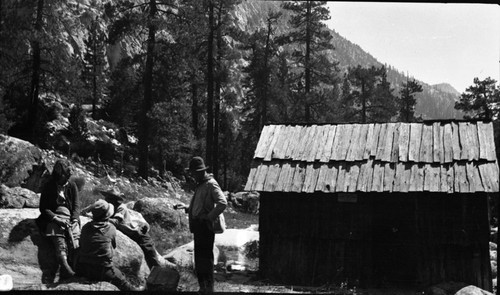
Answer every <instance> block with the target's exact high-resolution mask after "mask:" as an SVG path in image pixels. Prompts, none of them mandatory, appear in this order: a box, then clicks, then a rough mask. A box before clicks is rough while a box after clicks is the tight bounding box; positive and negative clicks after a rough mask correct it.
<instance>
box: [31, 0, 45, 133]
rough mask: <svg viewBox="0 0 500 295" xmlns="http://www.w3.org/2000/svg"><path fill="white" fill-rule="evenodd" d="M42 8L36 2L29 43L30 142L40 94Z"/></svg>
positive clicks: (39, 3)
mask: <svg viewBox="0 0 500 295" xmlns="http://www.w3.org/2000/svg"><path fill="white" fill-rule="evenodd" d="M43 6H44V0H38V3H37V10H36V21H35V32H36V33H35V35H36V36H35V38H34V40H32V41H31V47H32V50H33V63H32V66H31V71H32V73H31V87H30V110H29V119H28V120H29V121H28V126H29V132H30V134H29V137H30V139H31V140H32V141H36V140H35V134H36V131H35V129H36V125H37V124H36V122H37V120H38V104H39V100H40V98H39V94H40V93H39V92H40V64H41V56H40V55H41V54H40V41H39V38H40V34H41V33H42V22H43Z"/></svg>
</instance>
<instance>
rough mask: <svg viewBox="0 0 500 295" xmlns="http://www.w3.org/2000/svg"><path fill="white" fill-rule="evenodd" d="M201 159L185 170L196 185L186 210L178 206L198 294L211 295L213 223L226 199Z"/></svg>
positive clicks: (197, 158)
mask: <svg viewBox="0 0 500 295" xmlns="http://www.w3.org/2000/svg"><path fill="white" fill-rule="evenodd" d="M207 169H208V167H206V166H205V163H204V162H203V159H202V158H201V157H193V158H192V159H191V161H190V162H189V168H186V170H188V171H189V172H190V173H191V174H192V176H193V177H194V179H195V180H196V182H197V186H196V190H195V192H194V195H193V198H192V199H191V203H190V205H189V207H186V206H185V205H184V204H178V205H176V206H175V209H184V210H185V212H186V213H188V214H189V230H190V231H191V232H192V233H193V235H194V264H195V270H196V276H197V277H198V284H199V285H200V292H202V293H212V292H213V291H214V254H213V248H214V240H215V233H214V221H215V219H216V218H217V217H218V216H219V214H221V213H222V212H223V211H224V209H226V207H227V200H226V196H225V195H224V193H223V192H222V190H221V188H220V186H219V184H218V183H217V181H216V180H215V179H214V178H213V175H212V174H209V173H207Z"/></svg>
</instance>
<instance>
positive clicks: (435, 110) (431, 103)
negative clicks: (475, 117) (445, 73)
mask: <svg viewBox="0 0 500 295" xmlns="http://www.w3.org/2000/svg"><path fill="white" fill-rule="evenodd" d="M281 3H282V2H281V1H259V0H248V1H244V2H242V3H241V4H240V5H238V7H237V9H236V11H235V18H236V23H237V25H238V26H239V27H240V28H241V29H242V30H245V31H254V30H257V29H259V28H263V27H265V18H266V16H267V14H268V12H269V11H270V10H273V11H283V9H281V7H280V5H281ZM283 12H284V13H283V17H282V19H281V21H280V22H279V23H278V24H277V28H276V34H281V33H284V32H286V31H288V30H290V26H289V24H288V22H287V16H288V13H287V12H285V11H283ZM331 33H332V35H333V38H332V44H333V45H334V47H335V50H333V51H332V57H333V58H334V59H336V60H337V61H338V62H339V65H340V67H341V68H342V69H343V70H346V69H347V68H348V67H350V66H351V67H356V66H358V65H361V66H363V67H371V66H376V67H380V66H382V65H384V63H382V62H380V61H378V60H377V59H376V58H375V57H373V56H372V55H370V54H369V53H367V52H366V51H364V50H363V49H362V48H361V47H360V46H359V45H357V44H354V43H352V42H351V41H349V40H348V39H346V38H345V37H343V36H341V35H340V34H338V33H337V32H336V31H335V29H333V30H331ZM385 65H386V68H387V77H388V80H389V82H390V83H391V85H392V87H394V89H395V94H399V93H398V92H399V88H400V87H401V85H402V83H403V82H405V81H406V80H407V77H406V76H405V75H404V73H401V72H399V71H398V70H397V69H396V68H394V67H393V66H391V65H387V64H385ZM418 81H419V80H418ZM419 83H421V84H422V88H423V92H422V93H419V94H417V105H416V108H415V112H416V115H417V116H418V115H422V117H423V118H424V119H458V118H462V113H461V112H460V111H457V110H455V108H454V106H455V101H457V100H458V97H459V95H460V94H459V93H458V91H456V90H455V89H453V87H452V86H451V85H449V84H446V83H443V84H438V85H435V86H431V85H429V84H427V83H425V82H423V81H419Z"/></svg>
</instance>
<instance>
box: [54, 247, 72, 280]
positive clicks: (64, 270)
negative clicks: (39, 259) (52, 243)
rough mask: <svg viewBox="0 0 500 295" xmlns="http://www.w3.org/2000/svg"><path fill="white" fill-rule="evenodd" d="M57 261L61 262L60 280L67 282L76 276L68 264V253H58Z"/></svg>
mask: <svg viewBox="0 0 500 295" xmlns="http://www.w3.org/2000/svg"><path fill="white" fill-rule="evenodd" d="M58 254H59V255H57V261H58V262H59V266H60V271H59V278H60V280H65V279H68V278H71V277H73V276H75V272H74V271H73V269H72V268H71V266H69V264H68V257H67V256H66V252H62V253H58Z"/></svg>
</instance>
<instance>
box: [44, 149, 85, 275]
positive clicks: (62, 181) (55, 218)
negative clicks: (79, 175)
mask: <svg viewBox="0 0 500 295" xmlns="http://www.w3.org/2000/svg"><path fill="white" fill-rule="evenodd" d="M70 177H71V169H70V164H69V162H68V161H66V160H62V159H60V160H57V161H56V163H55V164H54V168H53V169H52V173H51V175H50V179H49V180H48V181H47V182H46V183H45V185H44V186H43V188H42V193H41V196H40V205H39V208H40V216H38V218H37V219H36V223H37V225H38V227H39V230H40V232H41V234H42V235H44V236H46V237H48V238H50V240H51V241H52V243H53V244H54V247H55V250H56V257H57V261H58V263H59V266H60V273H59V278H60V280H61V279H62V280H64V279H66V278H69V277H72V276H73V275H74V274H75V273H74V271H73V269H72V268H71V267H70V266H69V265H70V264H71V263H70V262H69V261H70V260H71V259H70V258H72V254H73V252H75V251H76V249H77V248H78V243H77V241H78V236H79V233H80V219H79V218H78V216H79V214H80V211H79V196H78V187H77V185H76V183H75V182H73V181H70ZM68 226H69V227H70V229H71V230H70V231H69V230H68ZM69 232H71V236H73V237H75V240H74V243H72V244H70V245H69V247H68V242H71V241H68V234H69ZM56 271H57V269H56ZM54 275H55V273H53V274H52V273H51V274H47V276H44V278H43V279H42V281H43V282H45V283H53V279H54Z"/></svg>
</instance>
